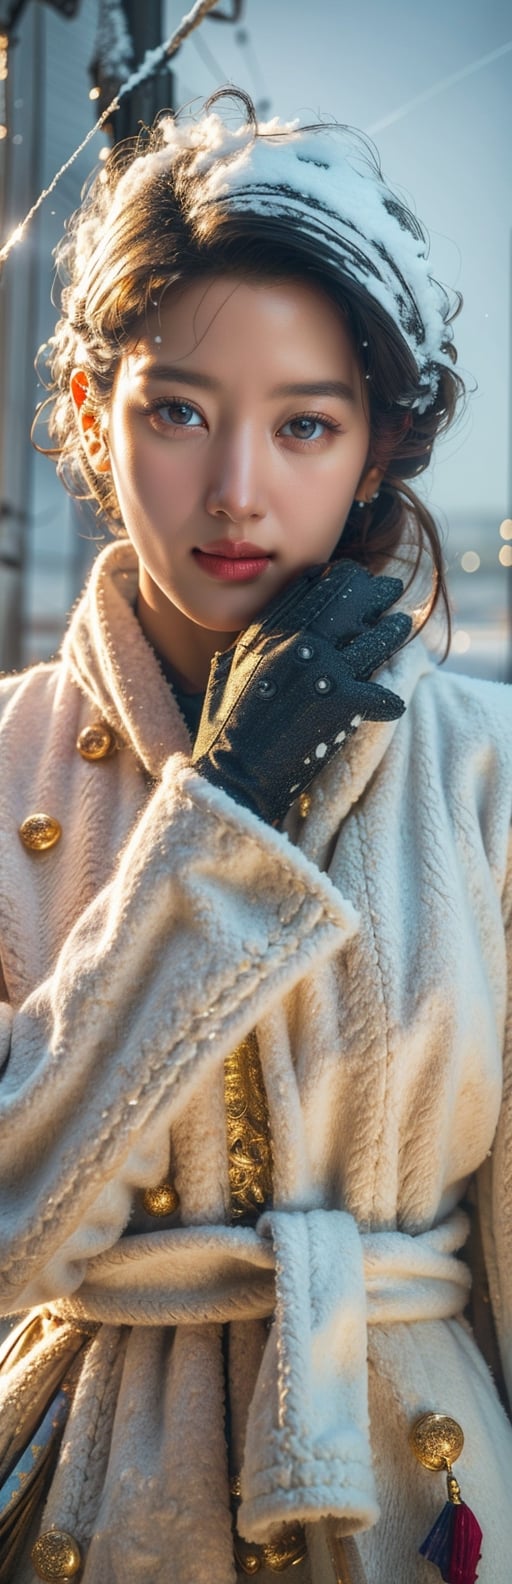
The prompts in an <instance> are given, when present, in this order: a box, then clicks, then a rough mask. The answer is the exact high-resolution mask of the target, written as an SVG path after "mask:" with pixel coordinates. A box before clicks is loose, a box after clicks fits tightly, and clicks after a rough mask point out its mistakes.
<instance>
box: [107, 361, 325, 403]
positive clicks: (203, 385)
mask: <svg viewBox="0 0 512 1584" xmlns="http://www.w3.org/2000/svg"><path fill="white" fill-rule="evenodd" d="M137 372H138V373H139V374H143V375H145V376H146V378H150V379H161V380H174V381H175V383H178V384H181V385H197V386H198V388H199V389H202V390H211V391H215V390H218V389H219V386H220V381H219V380H215V379H212V378H211V376H210V375H209V374H195V373H193V372H192V370H191V371H190V373H186V372H185V371H184V370H183V369H180V368H176V367H175V366H174V365H173V364H172V363H146V364H145V365H143V366H142V367H141V368H140V369H138V371H137ZM269 396H340V397H341V399H342V401H347V402H352V403H354V402H355V393H354V390H353V388H352V386H351V385H347V384H346V383H345V381H344V380H327V379H326V380H321V379H317V380H307V381H305V382H301V383H299V384H294V385H274V389H273V390H271V391H269Z"/></svg>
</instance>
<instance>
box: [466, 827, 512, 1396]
mask: <svg viewBox="0 0 512 1584" xmlns="http://www.w3.org/2000/svg"><path fill="white" fill-rule="evenodd" d="M504 923H505V941H506V963H507V987H506V1010H505V1031H504V1046H503V1089H502V1099H501V1106H500V1114H499V1120H498V1126H497V1129H496V1134H495V1137H494V1142H493V1147H492V1150H491V1151H490V1153H489V1156H488V1157H487V1159H486V1160H485V1161H484V1162H483V1165H482V1166H481V1167H480V1170H479V1171H478V1173H477V1176H476V1196H475V1197H476V1204H477V1210H478V1218H477V1220H478V1224H477V1234H476V1240H475V1245H476V1259H475V1262H474V1267H473V1279H474V1284H475V1293H474V1318H475V1329H476V1334H477V1341H480V1342H481V1345H482V1350H483V1352H484V1353H485V1355H486V1357H487V1360H488V1362H489V1364H490V1366H491V1369H492V1371H493V1374H494V1376H495V1380H496V1384H497V1386H498V1389H499V1390H500V1392H501V1395H502V1397H503V1399H504V1402H505V1406H506V1407H507V1408H508V1410H509V1412H512V836H510V838H509V861H508V870H507V883H506V887H505V892H504ZM480 1243H481V1250H482V1256H483V1257H482V1259H481V1260H480V1257H479V1245H480Z"/></svg>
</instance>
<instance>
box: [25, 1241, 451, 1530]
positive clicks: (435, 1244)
mask: <svg viewBox="0 0 512 1584" xmlns="http://www.w3.org/2000/svg"><path fill="white" fill-rule="evenodd" d="M468 1229H469V1223H468V1219H467V1217H466V1216H465V1215H464V1214H463V1212H461V1211H456V1212H454V1214H453V1215H452V1216H450V1217H449V1218H448V1219H447V1220H446V1221H444V1222H442V1224H440V1225H439V1226H438V1227H435V1228H433V1229H432V1230H431V1231H428V1232H423V1233H420V1234H418V1236H416V1237H414V1236H410V1235H408V1234H406V1233H402V1232H378V1233H364V1232H363V1233H360V1232H359V1231H358V1228H357V1225H356V1222H355V1221H354V1218H353V1217H352V1216H351V1215H349V1214H347V1213H346V1212H344V1211H338V1210H310V1211H284V1210H282V1211H281V1210H273V1211H268V1212H266V1213H265V1214H264V1215H263V1216H261V1218H260V1220H259V1222H258V1224H257V1227H256V1228H255V1229H252V1228H246V1227H225V1226H215V1227H213V1226H212V1227H204V1226H202V1227H187V1228H177V1229H175V1230H172V1231H165V1232H152V1233H151V1234H149V1235H143V1236H135V1237H127V1238H123V1239H122V1240H121V1241H120V1242H119V1243H118V1244H117V1245H116V1247H115V1248H114V1249H113V1250H112V1251H110V1252H109V1253H107V1254H102V1255H100V1256H99V1257H98V1258H96V1259H94V1260H92V1261H91V1262H90V1264H89V1266H88V1275H87V1280H86V1281H85V1282H83V1283H82V1286H81V1287H80V1289H79V1291H78V1292H77V1293H75V1294H74V1295H73V1297H72V1298H70V1299H66V1300H63V1301H62V1302H60V1303H59V1304H56V1305H52V1309H53V1310H54V1311H55V1312H57V1313H59V1314H61V1315H65V1316H66V1317H67V1318H73V1317H75V1316H76V1317H80V1318H84V1319H91V1320H100V1321H106V1322H107V1323H108V1324H111V1325H112V1324H114V1325H115V1324H121V1325H138V1326H140V1325H143V1326H144V1325H197V1324H198V1323H218V1322H224V1321H229V1320H249V1319H254V1318H257V1317H258V1316H259V1317H262V1316H270V1315H273V1317H274V1323H273V1325H272V1326H271V1328H270V1332H269V1336H268V1340H267V1344H266V1348H265V1353H264V1357H263V1361H262V1365H261V1369H260V1373H259V1376H258V1380H257V1384H256V1389H255V1393H254V1397H253V1401H252V1404H251V1408H250V1413H249V1420H248V1426H247V1438H246V1448H245V1459H244V1468H243V1481H242V1506H241V1508H240V1512H239V1526H240V1529H241V1532H242V1533H244V1534H246V1535H248V1536H250V1538H251V1539H253V1540H258V1539H260V1538H261V1539H263V1540H264V1539H265V1538H266V1537H267V1536H268V1534H269V1533H270V1532H272V1528H274V1529H275V1528H276V1526H277V1525H278V1524H279V1523H280V1522H287V1521H290V1519H292V1518H293V1517H294V1514H295V1513H296V1514H300V1516H301V1517H302V1518H304V1517H308V1518H310V1519H311V1520H314V1519H315V1518H318V1517H320V1516H321V1515H322V1514H323V1513H326V1512H327V1513H331V1514H333V1515H334V1516H338V1517H339V1520H340V1525H341V1528H342V1529H343V1528H344V1530H345V1532H346V1533H354V1532H355V1531H356V1530H357V1529H359V1528H368V1527H369V1526H370V1525H371V1524H373V1523H375V1522H376V1519H377V1517H378V1507H377V1502H376V1495H375V1486H374V1478H373V1469H372V1458H371V1448H370V1442H369V1435H368V1386H367V1325H368V1324H369V1325H390V1324H393V1323H397V1322H400V1321H406V1322H410V1321H421V1320H439V1319H447V1318H449V1317H451V1316H454V1315H456V1314H458V1313H459V1312H460V1311H461V1309H463V1308H464V1306H465V1304H466V1301H467V1296H468V1292H469V1287H470V1274H469V1271H468V1269H467V1266H466V1265H465V1264H464V1263H463V1261H462V1260H460V1259H458V1258H457V1250H459V1249H460V1248H461V1246H462V1244H463V1243H464V1242H465V1239H466V1237H467V1234H468Z"/></svg>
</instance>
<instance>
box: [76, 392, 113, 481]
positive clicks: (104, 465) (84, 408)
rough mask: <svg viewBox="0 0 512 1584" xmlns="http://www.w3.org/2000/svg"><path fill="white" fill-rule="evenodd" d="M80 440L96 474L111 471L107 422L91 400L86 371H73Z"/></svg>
mask: <svg viewBox="0 0 512 1584" xmlns="http://www.w3.org/2000/svg"><path fill="white" fill-rule="evenodd" d="M69 386H70V391H71V397H72V401H73V406H74V409H75V417H76V421H77V424H78V429H79V433H80V439H81V441H82V445H83V448H84V451H85V453H86V456H87V460H88V462H89V464H90V466H91V467H92V468H93V469H94V472H95V473H108V472H109V471H110V457H109V454H108V441H107V436H106V432H105V420H104V418H103V419H102V418H101V417H100V415H99V414H98V413H97V411H96V409H95V407H94V405H93V402H92V400H90V399H89V380H88V376H87V374H86V372H85V369H80V368H77V369H73V373H72V375H71V379H70V382H69Z"/></svg>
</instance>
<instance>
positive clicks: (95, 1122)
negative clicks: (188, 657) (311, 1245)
mask: <svg viewBox="0 0 512 1584" xmlns="http://www.w3.org/2000/svg"><path fill="white" fill-rule="evenodd" d="M177 761H178V764H177ZM356 923H357V919H356V915H355V914H354V912H353V909H352V907H351V905H350V904H349V903H345V902H344V901H343V899H342V897H341V896H340V894H339V892H338V891H337V890H336V889H335V887H334V886H333V885H332V884H331V882H330V881H329V880H328V878H327V877H326V876H325V875H322V874H321V873H320V871H319V870H318V869H317V868H316V867H315V866H314V865H313V864H311V863H310V862H309V861H308V860H307V859H306V858H305V857H304V856H303V854H301V853H300V852H299V851H298V850H297V849H296V848H294V847H293V845H292V844H291V843H290V842H289V841H288V838H287V837H286V836H285V835H283V834H282V833H280V832H278V831H274V830H271V829H269V828H268V827H267V826H265V825H264V824H263V823H262V822H261V821H260V820H259V819H257V818H256V817H255V816H253V815H252V814H250V813H249V812H247V811H245V810H244V809H240V808H239V807H238V806H237V805H236V804H234V803H233V801H232V800H231V799H230V798H229V797H228V796H227V795H226V794H225V793H224V792H222V791H220V790H217V789H214V788H212V787H210V786H209V785H208V784H207V782H205V781H204V780H202V779H201V777H200V776H198V775H197V773H196V772H194V771H193V770H192V769H191V768H190V765H189V764H188V763H187V761H186V760H185V759H183V760H182V759H181V757H180V756H173V758H172V760H171V761H169V762H168V764H167V766H166V767H165V770H164V774H163V777H162V781H161V782H160V784H159V786H158V787H157V789H156V790H155V791H154V792H153V794H152V796H151V798H150V801H149V803H148V804H147V806H146V808H145V810H144V813H143V815H142V817H141V819H140V820H139V822H138V824H137V825H136V827H135V829H134V831H133V833H132V835H131V836H130V838H129V840H128V842H127V844H126V846H125V848H124V851H123V852H122V854H121V856H120V859H119V862H118V866H117V870H116V873H115V875H114V878H113V879H112V881H111V882H109V884H108V885H106V886H105V888H104V890H103V891H101V893H100V894H99V895H98V896H97V897H96V898H95V900H94V901H93V902H92V903H91V904H90V905H89V906H88V907H87V908H86V910H85V911H84V912H83V914H82V915H81V916H80V917H79V919H78V921H77V923H76V924H75V926H74V928H73V929H72V931H71V933H70V934H69V936H68V938H67V939H66V941H65V943H64V946H63V948H62V950H61V952H60V955H59V957H58V960H57V962H56V965H55V968H54V971H53V973H52V975H51V977H50V978H48V979H47V981H46V982H45V983H43V984H41V985H39V986H38V987H37V988H36V989H35V990H34V991H33V993H32V994H31V995H30V996H29V997H28V998H27V1000H26V1001H25V1002H24V1004H23V1005H22V1006H21V1007H20V1008H19V1009H18V1010H17V1011H16V1012H13V1010H12V1008H11V1007H10V1006H9V1005H8V1004H7V1003H6V1002H4V1003H3V1004H2V1005H0V1069H1V1071H2V1079H1V1082H0V1269H1V1272H2V1275H1V1281H0V1314H2V1313H3V1314H12V1313H14V1312H16V1310H19V1309H23V1308H26V1307H29V1306H30V1305H31V1304H32V1303H39V1302H45V1301H49V1300H51V1298H53V1297H59V1296H63V1295H65V1294H66V1293H69V1292H71V1291H73V1290H74V1289H75V1288H76V1287H77V1286H78V1285H79V1284H80V1282H81V1280H82V1279H83V1275H84V1272H85V1267H86V1262H87V1259H88V1258H89V1257H91V1255H94V1254H98V1253H99V1252H101V1251H102V1250H103V1249H105V1248H106V1247H110V1246H111V1245H112V1244H113V1243H114V1242H115V1241H116V1239H117V1237H118V1236H119V1233H120V1231H121V1230H122V1227H123V1226H124V1225H125V1224H126V1221H127V1219H128V1216H129V1210H130V1202H131V1196H132V1190H133V1185H134V1182H136V1181H137V1166H136V1162H137V1152H139V1171H140V1153H141V1151H142V1154H143V1153H144V1150H145V1149H146V1151H147V1150H148V1148H152V1147H154V1152H155V1165H156V1162H157V1159H158V1151H159V1148H160V1158H161V1144H162V1139H163V1137H164V1132H165V1133H166V1134H167V1137H168V1128H169V1123H170V1121H171V1120H172V1117H173V1115H175V1114H177V1109H178V1108H179V1106H180V1103H181V1102H182V1101H184V1100H185V1099H187V1098H189V1097H190V1094H191V1092H192V1091H193V1087H194V1084H196V1083H197V1082H198V1081H200V1079H201V1074H202V1073H204V1071H205V1069H206V1068H210V1069H211V1067H212V1064H215V1063H220V1062H221V1061H222V1060H223V1058H224V1056H225V1055H226V1054H227V1053H228V1052H229V1050H230V1049H231V1048H232V1046H233V1045H234V1044H235V1043H236V1042H237V1040H238V1039H239V1038H241V1036H242V1035H243V1034H244V1033H246V1032H247V1031H248V1030H249V1029H250V1028H251V1027H252V1026H253V1025H254V1023H255V1022H256V1021H257V1019H258V1018H259V1017H260V1016H261V1015H262V1014H263V1013H264V1012H265V1011H266V1010H267V1009H268V1008H269V1007H270V1006H271V1005H272V1003H273V1002H274V1001H275V1000H276V998H280V997H281V996H282V995H283V994H285V993H286V992H287V990H288V989H290V988H291V987H292V985H293V984H295V983H296V982H297V980H298V979H299V978H300V977H302V975H303V974H304V973H305V972H306V970H307V969H308V968H309V967H310V966H311V965H312V964H313V963H316V962H317V961H320V960H322V958H323V957H325V956H328V955H330V954H331V953H332V952H334V951H335V950H337V949H339V948H340V946H342V945H343V943H344V941H345V939H346V938H347V937H348V936H349V935H350V934H352V933H353V930H354V928H355V926H356ZM148 1139H150V1140H152V1141H153V1144H152V1145H151V1146H149V1145H148ZM146 1165H147V1162H146ZM138 1180H139V1182H140V1175H139V1179H138ZM148 1180H151V1179H148V1178H147V1177H146V1181H148ZM153 1180H155V1179H153ZM156 1180H158V1178H156Z"/></svg>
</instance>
